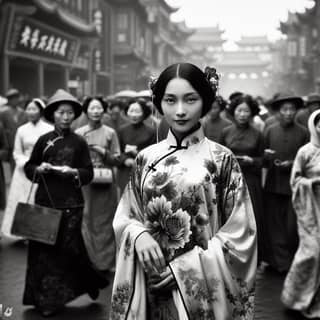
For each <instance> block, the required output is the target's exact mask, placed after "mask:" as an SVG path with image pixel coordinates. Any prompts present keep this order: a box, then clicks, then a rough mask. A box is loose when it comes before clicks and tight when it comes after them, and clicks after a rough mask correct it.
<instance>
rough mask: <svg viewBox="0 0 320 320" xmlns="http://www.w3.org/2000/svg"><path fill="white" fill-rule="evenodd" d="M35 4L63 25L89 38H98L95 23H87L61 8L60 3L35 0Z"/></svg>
mask: <svg viewBox="0 0 320 320" xmlns="http://www.w3.org/2000/svg"><path fill="white" fill-rule="evenodd" d="M33 2H34V4H35V5H36V6H37V7H38V8H40V9H41V10H43V11H45V12H46V13H50V14H52V15H55V16H56V18H58V19H59V20H60V21H61V22H62V23H64V24H65V25H68V26H69V27H71V28H73V29H74V30H75V31H77V32H82V33H85V34H86V35H88V36H97V31H96V27H95V25H94V24H93V23H90V24H89V23H87V22H85V21H84V20H82V19H80V18H78V17H77V16H75V15H73V14H72V13H69V12H67V11H66V10H64V9H63V8H61V7H60V5H59V3H56V2H53V1H49V0H33Z"/></svg>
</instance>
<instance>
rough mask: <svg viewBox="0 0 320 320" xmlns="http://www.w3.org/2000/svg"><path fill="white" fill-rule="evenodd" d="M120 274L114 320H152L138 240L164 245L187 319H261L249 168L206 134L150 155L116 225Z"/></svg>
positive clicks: (140, 161) (141, 159)
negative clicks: (244, 170)
mask: <svg viewBox="0 0 320 320" xmlns="http://www.w3.org/2000/svg"><path fill="white" fill-rule="evenodd" d="M113 226H114V230H115V235H116V243H117V250H118V251H117V267H116V274H115V280H114V286H113V292H112V303H111V314H110V319H130V320H131V319H141V320H144V319H147V315H146V314H147V312H146V309H147V297H146V291H147V290H146V289H145V288H146V275H145V273H144V271H143V269H142V266H141V265H140V262H139V261H138V259H137V256H136V254H135V249H134V246H135V240H136V239H137V237H138V236H139V235H140V234H141V233H142V232H146V231H148V232H150V234H151V235H153V237H154V239H155V240H156V241H158V243H159V244H160V247H161V248H162V251H163V253H164V255H165V258H166V261H167V263H168V265H169V267H170V269H171V271H172V273H173V274H174V278H175V280H176V282H177V286H178V289H177V290H173V292H172V296H173V300H174V303H175V306H176V309H177V310H178V313H179V320H182V319H199V320H201V319H208V320H209V319H210V320H212V319H218V320H227V319H246V320H250V319H253V311H254V284H255V274H256V265H257V245H256V244H257V240H256V224H255V219H254V213H253V209H252V205H251V201H250V197H249V193H248V189H247V186H246V184H245V182H244V179H243V176H242V173H241V169H240V167H239V164H238V162H237V160H236V159H235V157H234V155H233V154H232V153H231V151H229V150H228V149H227V148H225V147H223V146H221V145H219V144H217V143H215V142H213V141H210V140H209V139H207V138H205V137H204V133H203V130H202V128H201V127H200V128H199V129H198V130H196V131H195V132H193V133H191V134H190V135H188V136H187V137H185V138H184V139H183V140H182V142H180V143H177V141H176V138H175V136H174V135H173V134H172V132H171V131H169V133H168V137H167V139H166V140H163V141H161V142H160V143H158V144H155V145H152V146H150V147H148V148H146V149H144V150H142V151H141V152H140V153H139V154H138V156H137V158H136V164H135V167H134V170H133V172H132V176H131V180H130V182H129V184H128V185H127V187H126V189H125V192H124V194H123V196H122V198H121V201H120V203H119V206H118V208H117V211H116V215H115V219H114V222H113Z"/></svg>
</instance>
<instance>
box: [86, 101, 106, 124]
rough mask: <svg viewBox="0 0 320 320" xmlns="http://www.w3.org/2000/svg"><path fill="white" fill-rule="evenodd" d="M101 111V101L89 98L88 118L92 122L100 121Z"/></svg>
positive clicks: (102, 111)
mask: <svg viewBox="0 0 320 320" xmlns="http://www.w3.org/2000/svg"><path fill="white" fill-rule="evenodd" d="M103 113H104V109H103V106H102V104H101V102H100V101H99V100H96V99H93V100H91V101H90V103H89V105H88V109H87V116H88V119H89V120H91V121H93V122H101V119H102V116H103Z"/></svg>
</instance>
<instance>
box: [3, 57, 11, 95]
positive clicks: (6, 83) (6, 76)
mask: <svg viewBox="0 0 320 320" xmlns="http://www.w3.org/2000/svg"><path fill="white" fill-rule="evenodd" d="M9 87H10V58H9V57H8V55H7V54H4V55H3V92H4V93H5V92H7V91H8V89H9Z"/></svg>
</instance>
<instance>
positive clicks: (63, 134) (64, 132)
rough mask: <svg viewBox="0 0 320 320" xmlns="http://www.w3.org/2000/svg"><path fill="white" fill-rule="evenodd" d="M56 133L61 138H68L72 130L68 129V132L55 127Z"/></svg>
mask: <svg viewBox="0 0 320 320" xmlns="http://www.w3.org/2000/svg"><path fill="white" fill-rule="evenodd" d="M54 131H55V132H56V133H57V134H58V136H61V137H66V136H68V135H69V134H70V133H71V129H70V128H69V129H66V130H61V129H59V128H57V127H56V126H55V127H54Z"/></svg>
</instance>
